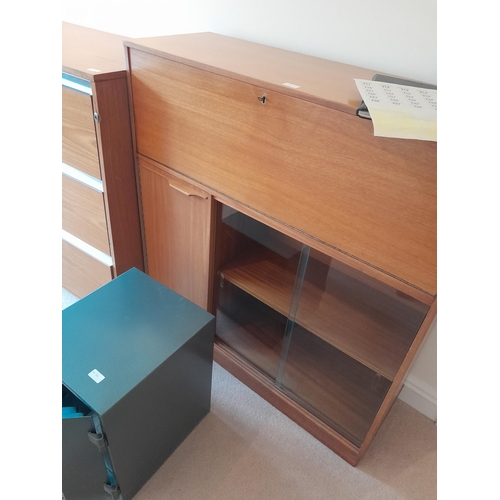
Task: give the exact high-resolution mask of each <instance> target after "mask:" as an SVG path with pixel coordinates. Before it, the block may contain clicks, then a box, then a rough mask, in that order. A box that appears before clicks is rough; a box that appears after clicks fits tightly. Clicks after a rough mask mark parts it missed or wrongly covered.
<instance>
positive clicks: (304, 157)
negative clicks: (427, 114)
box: [124, 33, 436, 465]
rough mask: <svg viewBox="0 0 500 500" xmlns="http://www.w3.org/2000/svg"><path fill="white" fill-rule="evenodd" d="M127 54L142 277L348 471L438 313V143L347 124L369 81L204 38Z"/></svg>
mask: <svg viewBox="0 0 500 500" xmlns="http://www.w3.org/2000/svg"><path fill="white" fill-rule="evenodd" d="M124 43H125V46H126V47H127V64H128V74H129V91H130V95H131V101H132V116H133V120H134V132H135V146H136V151H137V170H138V174H139V179H140V189H139V192H140V199H141V202H140V203H141V208H140V209H141V216H142V221H143V227H142V230H143V234H144V250H145V256H146V261H147V270H148V273H149V274H150V275H151V276H152V277H154V278H155V279H157V280H159V281H161V282H162V283H164V284H165V285H167V286H169V287H170V288H172V289H174V290H175V291H177V292H178V293H180V294H181V295H184V296H186V297H187V298H189V299H191V300H193V301H194V302H196V303H197V304H198V305H201V306H202V307H204V308H207V309H208V310H209V311H210V312H212V313H213V314H215V315H216V345H215V360H216V361H217V362H219V363H220V364H221V365H222V366H224V367H225V368H226V369H228V370H229V371H230V372H231V373H233V374H234V375H235V376H237V377H238V378H240V379H241V380H242V381H243V382H244V383H246V384H247V385H248V386H249V387H251V388H252V389H254V390H255V391H256V392H258V393H259V394H260V395H262V396H263V397H264V398H266V399H267V400H268V401H270V402H271V403H272V404H273V405H275V406H276V407H277V408H279V409H280V410H281V411H283V412H284V413H286V414H287V415H288V416H289V417H290V418H292V419H293V420H295V421H296V422H297V423H299V424H300V425H301V426H303V427H304V428H305V429H306V430H308V431H309V432H310V433H311V434H313V435H314V436H315V437H317V438H318V439H319V440H321V441H322V442H323V443H325V444H326V445H327V446H329V447H330V448H331V449H332V450H334V451H335V452H336V453H338V454H339V455H341V456H342V457H343V458H344V459H345V460H346V461H348V462H349V463H351V464H353V465H355V464H356V463H357V462H358V460H359V459H360V458H361V457H362V456H363V454H364V453H365V451H366V449H367V447H368V446H369V445H370V443H371V441H372V440H373V437H374V436H375V434H376V432H377V430H378V429H379V427H380V425H381V423H382V422H383V420H384V418H385V416H386V415H387V413H388V411H389V410H390V408H391V406H392V404H393V402H394V401H395V399H396V398H397V395H398V393H399V391H400V390H401V388H402V385H403V382H404V379H405V375H406V373H407V371H408V369H409V367H410V365H411V363H412V360H413V359H414V357H415V354H416V353H417V350H418V348H419V346H420V344H421V342H422V340H423V339H424V337H425V335H426V333H427V331H428V329H429V327H430V325H431V322H432V320H433V319H434V317H435V315H436V144H435V143H431V142H424V141H416V140H398V139H388V138H380V137H374V136H373V128H372V127H373V126H372V123H371V122H370V121H368V120H362V119H360V118H358V117H356V116H355V109H356V107H357V106H358V104H359V101H360V97H359V94H358V91H357V89H356V86H355V83H354V78H364V79H371V78H372V76H373V75H374V74H375V72H374V71H370V70H366V69H362V68H357V67H354V66H348V65H344V64H339V63H335V62H331V61H326V60H323V59H318V58H314V57H309V56H304V55H301V54H297V53H292V52H288V51H283V50H279V49H274V48H271V47H266V46H263V45H258V44H254V43H249V42H245V41H242V40H237V39H234V38H229V37H224V36H220V35H215V34H211V33H198V34H192V35H176V36H170V37H156V38H149V39H135V40H127V41H125V42H124Z"/></svg>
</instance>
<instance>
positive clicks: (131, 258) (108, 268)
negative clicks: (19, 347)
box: [62, 23, 144, 297]
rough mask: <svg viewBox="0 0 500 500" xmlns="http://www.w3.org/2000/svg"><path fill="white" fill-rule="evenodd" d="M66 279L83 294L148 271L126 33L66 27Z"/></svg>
mask: <svg viewBox="0 0 500 500" xmlns="http://www.w3.org/2000/svg"><path fill="white" fill-rule="evenodd" d="M62 49H63V53H62V230H63V231H62V234H63V235H62V256H63V266H62V277H63V287H64V288H66V289H68V290H69V291H70V292H72V293H73V294H74V295H76V296H78V297H83V296H84V295H87V294H88V293H90V292H92V291H93V290H95V289H96V288H98V287H100V286H102V285H104V284H105V283H107V282H108V281H109V280H111V279H112V278H115V277H116V276H118V275H119V274H121V273H123V272H124V271H126V270H128V269H130V268H132V267H136V268H137V269H141V270H142V269H144V263H143V257H142V244H141V230H140V222H139V211H138V203H137V188H136V179H135V169H134V157H133V146H132V133H131V128H130V116H129V103H128V92H127V77H126V71H125V60H124V55H123V50H124V49H123V38H122V37H120V36H118V35H113V34H109V33H104V32H101V31H97V30H93V29H89V28H84V27H81V26H76V25H74V24H70V23H63V26H62Z"/></svg>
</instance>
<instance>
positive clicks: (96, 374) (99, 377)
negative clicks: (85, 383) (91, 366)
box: [89, 370, 105, 384]
mask: <svg viewBox="0 0 500 500" xmlns="http://www.w3.org/2000/svg"><path fill="white" fill-rule="evenodd" d="M89 377H90V378H91V379H92V380H93V381H94V382H95V383H96V384H98V383H99V382H102V381H103V380H104V378H105V377H104V375H103V374H102V373H101V372H100V371H99V370H92V371H91V372H90V373H89Z"/></svg>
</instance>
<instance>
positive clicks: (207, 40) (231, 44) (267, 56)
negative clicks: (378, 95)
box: [124, 33, 376, 114]
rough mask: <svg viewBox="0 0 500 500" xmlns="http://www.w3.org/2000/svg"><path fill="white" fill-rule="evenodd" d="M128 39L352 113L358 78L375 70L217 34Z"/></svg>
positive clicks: (151, 50) (151, 49)
mask: <svg viewBox="0 0 500 500" xmlns="http://www.w3.org/2000/svg"><path fill="white" fill-rule="evenodd" d="M124 44H125V45H126V46H128V47H130V48H132V49H139V50H142V51H145V52H149V53H152V54H155V55H158V56H160V57H164V58H166V59H170V60H173V61H177V62H180V63H183V64H188V65H190V66H194V67H197V68H200V69H205V70H208V71H212V72H214V73H217V74H220V75H223V76H228V77H232V78H235V79H238V80H241V81H245V82H248V83H251V84H254V85H264V86H265V87H266V88H269V89H271V90H275V91H278V92H281V93H284V94H288V95H292V96H294V97H298V98H302V99H305V100H308V101H312V102H316V103H318V104H321V105H325V106H329V107H332V108H335V109H339V110H341V111H345V112H348V113H352V114H355V112H356V108H357V107H358V105H359V103H360V101H361V97H360V95H359V91H358V89H357V88H356V84H355V82H354V78H361V79H366V80H371V79H372V77H373V76H374V75H375V74H376V71H373V70H369V69H365V68H359V67H357V66H351V65H348V64H343V63H338V62H333V61H329V60H327V59H321V58H318V57H312V56H308V55H304V54H299V53H297V52H291V51H288V50H283V49H278V48H275V47H269V46H267V45H261V44H258V43H253V42H247V41H245V40H240V39H237V38H232V37H228V36H224V35H218V34H215V33H193V34H188V35H171V36H162V37H151V38H135V39H133V40H130V39H129V40H127V41H125V42H124Z"/></svg>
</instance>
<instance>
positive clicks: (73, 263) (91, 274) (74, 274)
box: [62, 240, 112, 298]
mask: <svg viewBox="0 0 500 500" xmlns="http://www.w3.org/2000/svg"><path fill="white" fill-rule="evenodd" d="M111 278H112V274H111V267H109V266H106V265H105V264H103V263H102V262H99V261H98V260H96V259H94V258H93V257H90V256H89V255H87V254H86V253H85V252H82V251H81V250H80V249H78V248H76V247H74V246H73V245H71V244H70V243H68V242H67V241H64V240H63V242H62V286H63V287H64V288H66V290H69V291H70V292H71V293H72V294H74V295H76V296H77V297H79V298H81V297H84V296H85V295H88V294H89V293H90V292H93V291H94V290H96V289H97V288H99V287H101V286H102V285H104V284H106V283H107V282H108V281H111Z"/></svg>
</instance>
